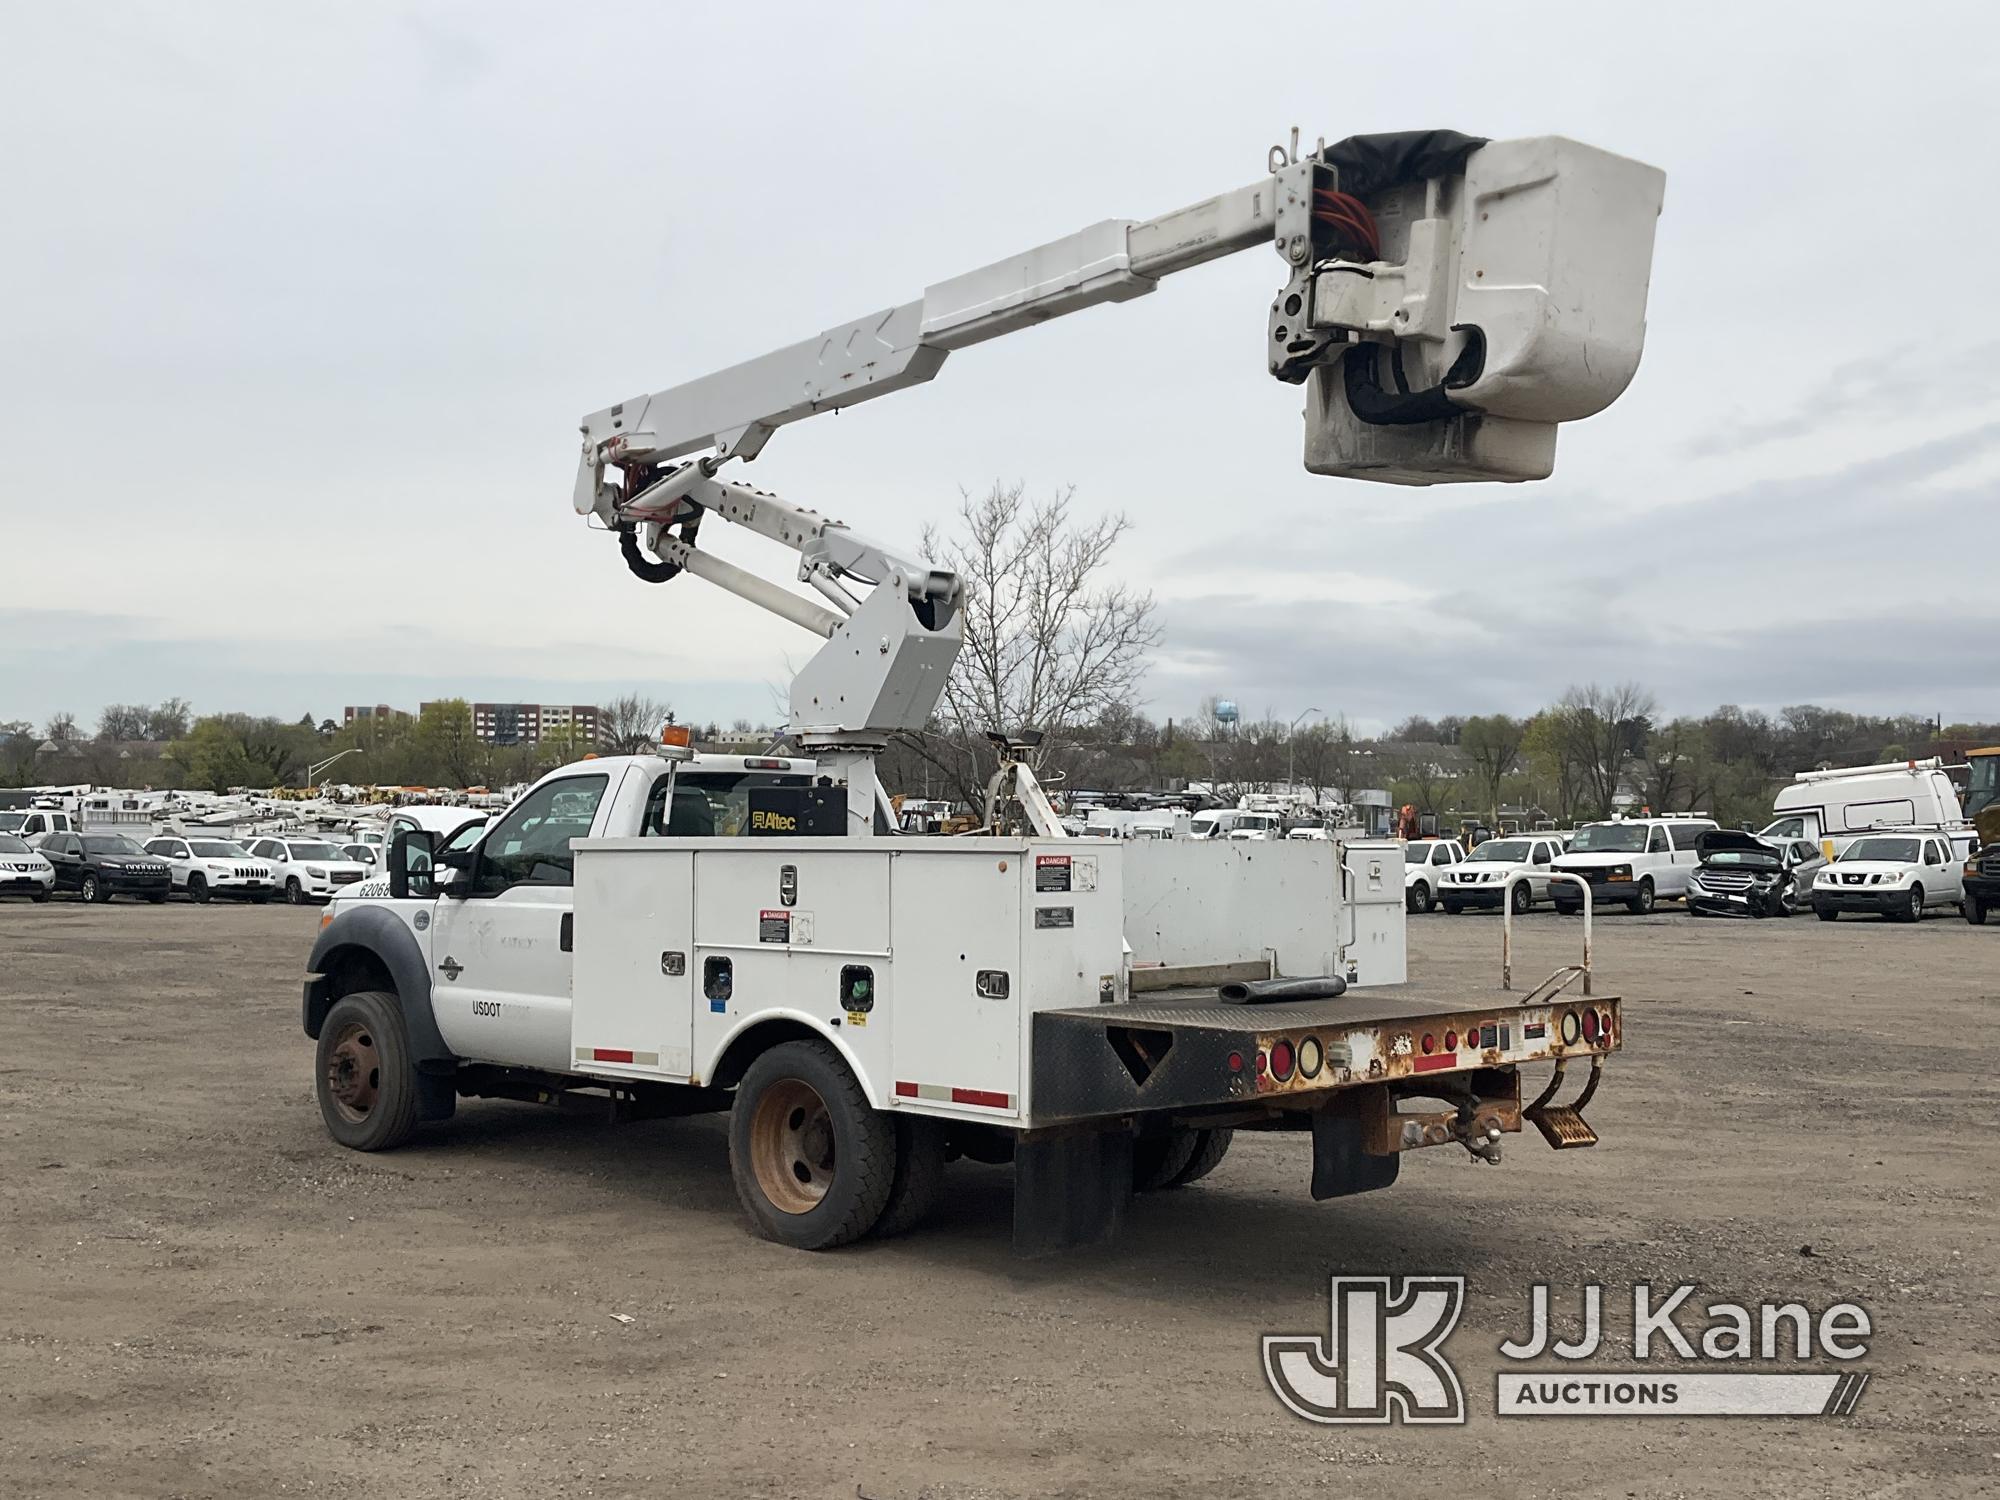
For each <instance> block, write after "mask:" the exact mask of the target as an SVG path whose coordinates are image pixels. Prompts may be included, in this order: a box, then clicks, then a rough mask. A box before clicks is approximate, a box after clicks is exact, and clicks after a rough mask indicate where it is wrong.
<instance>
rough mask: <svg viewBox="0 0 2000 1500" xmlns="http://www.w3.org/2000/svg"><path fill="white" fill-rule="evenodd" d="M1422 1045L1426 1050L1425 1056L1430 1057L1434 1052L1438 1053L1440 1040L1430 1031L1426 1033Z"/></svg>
mask: <svg viewBox="0 0 2000 1500" xmlns="http://www.w3.org/2000/svg"><path fill="white" fill-rule="evenodd" d="M1422 1045H1423V1049H1424V1056H1425V1057H1429V1056H1430V1055H1431V1054H1432V1053H1433V1052H1435V1051H1437V1049H1438V1039H1437V1038H1436V1037H1434V1036H1432V1035H1431V1034H1430V1033H1429V1032H1428V1031H1426V1032H1425V1033H1424V1040H1423V1043H1422Z"/></svg>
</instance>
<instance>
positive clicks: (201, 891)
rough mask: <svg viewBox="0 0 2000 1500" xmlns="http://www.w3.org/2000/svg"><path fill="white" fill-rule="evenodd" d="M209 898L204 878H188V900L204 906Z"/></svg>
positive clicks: (206, 881) (194, 876)
mask: <svg viewBox="0 0 2000 1500" xmlns="http://www.w3.org/2000/svg"><path fill="white" fill-rule="evenodd" d="M209 896H210V891H209V889H208V880H207V878H206V877H204V876H201V875H190V876H188V900H190V901H193V902H196V903H197V904H204V903H206V902H207V901H208V899H209Z"/></svg>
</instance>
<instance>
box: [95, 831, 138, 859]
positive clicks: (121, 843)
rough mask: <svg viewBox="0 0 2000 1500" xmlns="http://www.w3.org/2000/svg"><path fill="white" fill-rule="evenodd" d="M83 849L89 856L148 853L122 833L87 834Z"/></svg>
mask: <svg viewBox="0 0 2000 1500" xmlns="http://www.w3.org/2000/svg"><path fill="white" fill-rule="evenodd" d="M83 847H84V850H85V852H86V853H89V854H144V853H145V852H146V851H145V850H144V849H141V848H140V847H139V846H138V845H137V844H135V843H133V842H132V841H131V840H130V839H128V838H126V837H125V835H124V834H122V833H92V834H86V835H85V836H84V840H83Z"/></svg>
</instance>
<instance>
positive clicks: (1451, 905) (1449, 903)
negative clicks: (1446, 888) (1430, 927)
mask: <svg viewBox="0 0 2000 1500" xmlns="http://www.w3.org/2000/svg"><path fill="white" fill-rule="evenodd" d="M1439 905H1441V906H1443V907H1444V914H1445V915H1446V916H1448V917H1455V916H1457V915H1458V914H1459V913H1460V912H1462V911H1464V910H1465V903H1464V902H1463V901H1453V900H1451V899H1450V898H1448V897H1447V898H1446V899H1445V900H1444V901H1442V902H1440V903H1439Z"/></svg>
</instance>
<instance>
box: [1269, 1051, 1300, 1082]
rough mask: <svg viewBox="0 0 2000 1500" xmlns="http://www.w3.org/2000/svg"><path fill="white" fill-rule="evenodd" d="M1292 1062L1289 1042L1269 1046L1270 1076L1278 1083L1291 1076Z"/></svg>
mask: <svg viewBox="0 0 2000 1500" xmlns="http://www.w3.org/2000/svg"><path fill="white" fill-rule="evenodd" d="M1294 1060H1295V1059H1294V1058H1293V1055H1292V1044H1291V1043H1290V1042H1273V1043H1272V1044H1271V1076H1272V1077H1273V1078H1275V1079H1277V1080H1278V1081H1279V1082H1280V1083H1283V1082H1284V1081H1285V1080H1286V1079H1287V1078H1290V1077H1291V1076H1292V1064H1293V1062H1294Z"/></svg>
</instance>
